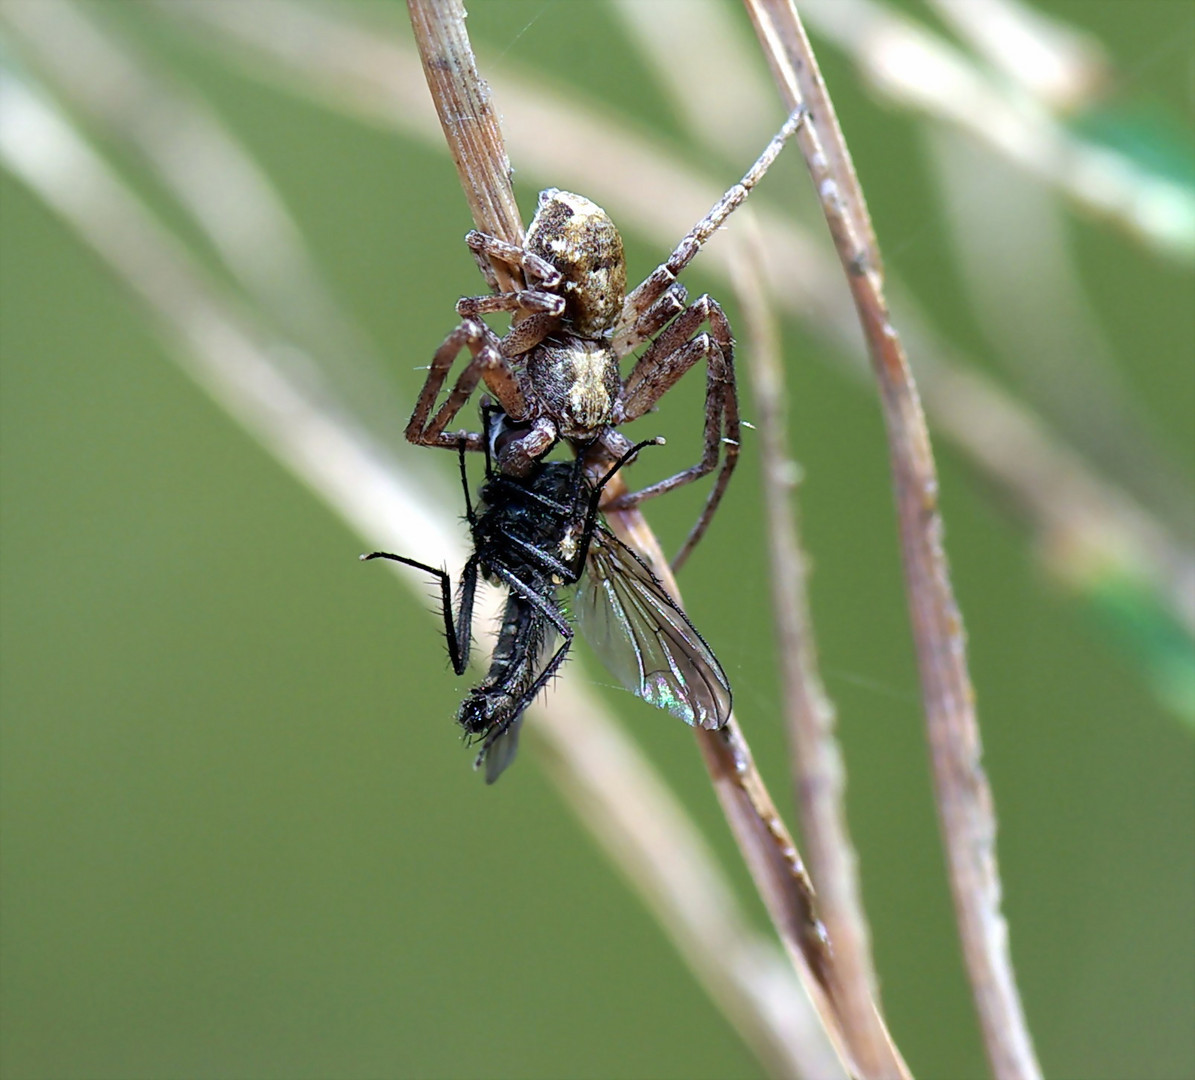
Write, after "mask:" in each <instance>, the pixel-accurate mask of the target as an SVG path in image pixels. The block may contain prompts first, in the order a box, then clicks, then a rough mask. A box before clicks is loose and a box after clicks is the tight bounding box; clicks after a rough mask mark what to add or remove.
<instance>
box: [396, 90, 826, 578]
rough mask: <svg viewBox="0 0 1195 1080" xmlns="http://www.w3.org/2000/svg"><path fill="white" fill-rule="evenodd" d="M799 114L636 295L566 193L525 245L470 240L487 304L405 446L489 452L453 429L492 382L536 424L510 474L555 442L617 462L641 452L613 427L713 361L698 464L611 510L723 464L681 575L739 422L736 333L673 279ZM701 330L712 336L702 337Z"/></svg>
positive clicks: (431, 379) (421, 407)
mask: <svg viewBox="0 0 1195 1080" xmlns="http://www.w3.org/2000/svg"><path fill="white" fill-rule="evenodd" d="M804 118H805V110H804V108H800V109H798V110H797V111H796V112H794V113H793V114H792V115H791V116H790V117H789V118H788V120H787V121H786V122H785V124H784V126H783V127H781V129H780V130H779V131H778V132H777V134H776V135H775V137H774V138H773V139H772V141H771V142H770V143H769V144H768V146H767V148H766V149H765V150H764V152H763V153H762V154H761V155H760V157H759V160H758V161H756V162H755V164H754V165H752V166H751V168H750V169H749V170H748V171H747V174H746V175H745V176H744V177H743V178H742V180H740V181H739V183H737V184H736V185H734V187H732V188H731V189H730V190H729V191H727V192H726V194H725V195H723V196H722V198H721V199H719V200H718V201H717V202H716V203H715V204H714V206H713V208H712V209H711V210H710V212H709V213H708V214H707V215H706V216H705V217H704V218H702V219H701V221H699V222H698V223H697V224H696V225H695V226H693V228H692V229H691V230H690V231H689V233H688V235H686V236H685V237H684V239H683V240H681V242H680V243H679V244H678V245H677V247H676V249H675V250H674V251H673V252H672V254H671V255H670V256H669V257H668V258H667V259H666V260H665V261H664V262H663V263H662V264H661V265H660V266H658V267H657V268H656V269H655V270H654V271H653V272H652V273H651V274H649V275H648V276H647V277H646V278H645V279H644V280H643V282H642V283H641V284H640V285H638V286H637V287H636V288H635V289H633V290H632V291H631V292H630V293H629V294H628V293H627V291H626V281H627V273H626V261H625V259H624V257H623V247H622V238H621V237H620V236H619V234H618V230H617V229H616V228H615V226H614V223H613V222H612V221H611V220H610V217H609V216H608V215H607V214H606V212H605V211H604V210H603V209H602V208H601V207H600V206H597V205H596V204H595V203H593V202H591V201H590V200H589V199H586V198H584V197H583V196H581V195H575V194H572V193H570V192H567V191H561V190H559V189H558V188H548V189H547V190H546V191H543V192H541V193H540V196H539V206H538V209H537V210H536V213H535V216H534V218H533V219H532V221H531V225H530V226H529V228H528V230H527V237H526V240H525V242H524V244H523V246H522V247H519V246H516V245H513V244H509V243H506V242H505V241H503V240H500V239H498V238H497V237H495V236H490V235H489V234H487V233H482V232H477V231H476V230H475V231H473V232H470V233H469V234H468V235H467V236H466V237H465V243H466V244H467V245H468V247H469V249H470V250H471V251H472V252H473V255H474V258H475V259H476V260H477V265H478V267H479V269H480V270H481V273H482V276H483V277H484V278H485V280H486V284H488V285H489V287H490V290H491V295H489V296H474V297H465V298H463V299H462V300H460V301H459V302H458V303H457V305H456V311H457V314H458V315H459V316H460V317H461V323H460V325H459V326H458V327H457V328H456V329H455V330H453V331H452V333H451V334H449V335H448V337H447V338H445V339H444V342H443V344H441V346H440V347H439V348H438V349H437V350H436V353H435V356H434V357H433V359H432V363H431V366H430V368H429V370H428V374H427V379H426V381H425V382H424V384H423V389H422V391H421V392H420V394H419V399H418V401H417V402H416V404H415V409H414V412H413V413H412V415H411V419H410V422H409V423H408V424H407V428H406V437H407V439H408V440H409V441H410V442H412V443H415V444H417V445H421V446H438V447H443V448H445V449H453V450H456V449H457V448H458V447H459V446H461V445H462V442H463V443H464V445H465V446H466V447H467V448H468V449H470V450H481V449H483V441H484V438H483V436H482V435H481V434H479V433H473V432H447V431H445V430H444V429H445V428H446V427H447V425H448V424H449V423H451V421H452V420H453V418H454V417H455V416H456V414H457V413H458V412H459V411H460V409H461V407H462V406H463V405H464V404H465V402H466V401H467V400H468V399H469V397H470V395H471V394H472V393H473V391H474V390H475V389H476V387H477V384H478V382H480V381H484V382H485V384H486V387H487V388H488V389H489V391H490V393H492V394H493V395H494V397H495V398H496V399H497V401H498V403H499V405H500V406H501V408H502V409H503V411H504V412H505V413H506V415H507V416H509V417H511V419H512V420H514V421H516V422H519V423H523V424H525V425H527V427H526V432H525V434H523V435H522V436H521V437H519V438H517V439H513V440H511V441H510V442H509V443H508V444H507V445H506V447H505V448H504V450H503V453H502V454H501V455H500V457H499V459H498V462H497V464H498V467H499V469H500V470H501V471H502V472H505V473H507V474H508V475H512V476H516V477H519V476H526V475H527V474H528V473H529V472H530V471H531V469H532V466H533V465H534V464H535V462H536V461H538V460H539V459H540V458H542V457H543V456H544V455H545V454H547V453H548V451H549V450H550V449H551V448H552V447H553V446H554V445H555V444H556V443H557V442H558V441H559V440H560V439H564V440H566V441H567V442H569V443H570V444H571V445H572V446H573V447H574V449H575V450H576V451H577V452H578V453H582V454H585V456H586V457H587V458H589V459H590V460H600V459H602V458H605V459H606V460H613V459H617V458H621V457H622V456H624V455H625V454H626V453H627V451H628V449H629V448H630V446H631V445H632V444H631V442H630V441H629V440H628V439H627V438H626V437H625V436H624V435H622V434H621V432H619V431H618V430H617V428H618V426H619V425H620V424H623V423H626V422H628V421H631V420H636V419H638V418H639V417H641V416H642V415H643V414H644V413H646V412H648V411H649V410H651V409H653V408H654V407H655V405H656V403H657V402H658V401H659V399H660V398H661V397H662V396H663V394H664V393H666V392H667V391H668V389H669V388H670V387H672V386H673V385H674V384H675V383H676V382H677V381H678V380H679V379H680V378H681V377H682V376H683V375H684V374H685V372H687V371H688V370H689V369H690V368H691V367H693V365H694V364H696V363H697V362H698V361H699V360H703V359H704V361H705V365H706V393H705V426H704V449H703V452H702V455H701V459H700V460H699V461H698V462H697V463H696V464H694V465H691V466H690V467H689V468H687V469H682V470H681V471H680V472H678V473H676V474H675V475H673V476H670V477H668V478H667V479H665V480H660V481H657V482H656V483H654V484H650V485H648V486H647V487H644V488H642V489H640V490H639V491H635V492H630V493H626V494H623V495H620V496H618V497H617V498H616V499H614V500H612V501H611V503H610V504H609V508H612V509H627V508H630V507H633V506H637V505H638V504H639V503H640V502H642V501H643V500H644V499H649V498H653V497H655V496H657V495H662V494H664V493H665V492H668V491H672V490H674V489H675V488H678V487H680V486H682V485H683V484H687V483H690V482H691V481H693V480H696V479H698V478H699V477H702V476H705V475H707V474H708V473H710V472H712V471H713V470H714V468H715V467H716V466H717V464H718V461H719V459H722V468H721V471H720V472H719V473H718V476H717V477H716V479H715V481H714V486H713V488H712V489H711V490H710V493H709V495H708V496H707V498H706V502H705V505H704V506H703V508H702V510H701V512H700V514H699V515H698V518H697V521H696V523H695V524H694V525H693V528H692V529H691V530H690V532H689V535H688V537H687V538H686V539H685V541H684V543H683V544H682V546H681V548H680V550H679V552H678V553H677V555H676V557H675V558H674V559H673V560H672V567H673V570H677V569H679V568H680V566H681V564H682V563H683V562H684V561H685V559H686V558H687V557H688V555H689V553H690V552H691V551H692V549H693V547H694V545H695V544H696V543H697V541H698V540H700V539H701V536H702V534H703V533H704V532H705V530H706V527H707V526H708V525H709V522H710V518H711V517H712V516H713V513H714V511H715V510H716V509H717V506H718V503H719V501H720V500H721V498H722V495H723V492H724V491H725V489H726V485H727V482H728V481H729V479H730V475H731V473H732V472H733V471H734V467H735V464H736V462H737V460H738V454H739V425H740V422H739V406H738V394H737V391H736V387H735V375H734V339H733V338H732V336H731V332H730V324H729V323H728V322H727V319H726V315H725V314H724V312H723V311H722V307H721V305H720V304H719V303H718V302H717V301H716V300H714V299H713V298H712V297H710V296H709V295H708V294H706V295H702V296H701V297H700V298H699V299H698V300H697V301H696V302H694V303H693V304H689V305H687V306H686V302H687V299H688V294H687V291H686V290H685V287H684V286H683V285H681V284H680V283H679V282H678V281H677V275H678V274H679V273H680V272H681V271H682V270H683V269H684V268H685V267H686V266H687V265H688V264H689V262H690V261H691V260H692V259H693V257H694V256H695V255H696V254H697V252H698V251H700V250H701V247H702V245H703V244H705V242H706V241H707V240H708V239H709V238H710V237H711V236H712V235H713V234H714V232H715V230H716V229H718V228H719V226H721V224H722V223H723V222H724V221H725V220H726V218H727V217H729V215H730V214H731V213H732V212H733V211H734V210H735V209H736V208H737V207H739V206H740V205H741V204H742V202H743V201H744V200H745V199H746V198H747V195H748V193H749V192H750V191H751V189H752V188H753V187H754V186H755V184H756V183H757V182H758V181H759V180H760V178H761V177H762V176H763V175H764V173H765V172H767V170H768V167H769V166H770V165H771V164H772V162H773V161H774V160H775V159H776V157H777V156H778V155H779V153H780V150H781V148H782V147H783V145H784V143H785V141H786V140H787V139H788V137H789V136H790V135H792V133H793V132H794V131H796V129H797V128H798V127H799V126H800V124H801V123H802V121H803V120H804ZM491 260H496V261H498V262H501V263H504V264H506V265H507V266H508V267H510V268H511V271H512V273H514V274H516V275H518V274H521V275H522V280H523V282H524V283H525V285H526V287H525V288H516V289H514V290H513V291H508V292H503V291H500V289H499V285H498V280H497V277H496V275H495V273H494V268H493V265H492V262H491ZM495 312H507V313H509V314H510V315H511V323H512V325H511V328H510V330H509V332H508V333H507V334H506V335H505V336H504V337H501V338H500V337H499V336H498V335H497V334H496V333H495V332H494V331H493V330H492V329H491V328H490V327H489V326H488V325H487V324H486V323H485V321H484V320H483V318H482V316H483V315H487V314H491V313H495ZM703 326H708V331H706V332H702V333H698V330H700V328H701V327H703ZM645 344H646V346H647V347H646V348H645V349H644V351H643V352H642V354H641V355H640V356H639V358H638V359H637V360H636V362H635V364H634V366H633V367H632V369H631V372H630V374H628V375H627V376H626V378H625V379H624V378H622V377H621V373H620V370H619V363H620V361H621V360H622V358H623V357H625V356H628V355H629V354H631V353H632V352H634V351H635V350H636V349H638V348H640V347H641V346H643V345H645ZM462 349H468V350H469V353H470V355H471V359H470V361H469V362H468V364H467V365H466V367H465V369H464V370H463V371H462V372H461V374H460V375H459V377H458V378H457V381H456V384H455V385H454V386H453V388H452V390H451V392H450V393H449V394H448V396H447V398H446V399H445V401H444V403H443V404H442V405H441V406H440V408H439V409H438V410H436V411H435V412H434V413H433V409H434V408H435V404H436V400H437V398H438V397H439V394H440V391H441V389H442V388H443V386H444V384H445V382H446V380H447V378H448V372H449V370H450V369H451V367H452V365H453V363H454V362H455V360H456V358H457V356H458V355H460V353H461V350H462ZM722 447H725V452H724V454H723V450H722Z"/></svg>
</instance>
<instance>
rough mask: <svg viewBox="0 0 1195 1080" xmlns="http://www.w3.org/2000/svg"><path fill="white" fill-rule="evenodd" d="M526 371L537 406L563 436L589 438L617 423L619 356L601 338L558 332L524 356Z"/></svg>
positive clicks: (587, 439)
mask: <svg viewBox="0 0 1195 1080" xmlns="http://www.w3.org/2000/svg"><path fill="white" fill-rule="evenodd" d="M527 375H528V377H529V381H530V384H531V385H532V386H534V387H535V396H536V400H537V402H538V403H539V405H540V406H541V407H542V408H543V409H544V411H545V412H546V413H547V414H548V415H549V416H553V417H555V418H556V426H557V428H558V429H559V432H560V434H561V435H562V436H563V437H564V438H566V439H578V440H581V441H586V442H587V441H589V440H590V439H592V438H593V436H594V432H597V431H600V430H602V428H603V427H605V426H606V425H608V424H613V423H616V422H617V421H616V417H615V405H616V403H617V402H618V397H619V392H620V391H621V390H622V379H621V377H620V376H619V372H618V357H617V356H615V355H614V351H613V350H612V349H611V348H610V346H609V344H607V343H606V342H605V341H594V340H591V339H589V338H581V337H574V336H572V335H563V334H562V335H559V336H558V337H555V338H549V339H548V340H547V341H545V342H544V343H543V344H542V345H540V346H539V348H538V349H536V350H535V351H534V352H532V353H529V354H528V360H527Z"/></svg>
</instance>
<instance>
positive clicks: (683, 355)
mask: <svg viewBox="0 0 1195 1080" xmlns="http://www.w3.org/2000/svg"><path fill="white" fill-rule="evenodd" d="M703 323H708V324H709V328H710V329H709V333H708V334H699V335H698V336H697V337H691V336H690V335H692V334H693V332H694V331H695V330H696V329H697V328H698V327H699V326H701V325H702V324H703ZM703 357H704V358H705V362H706V390H705V438H704V447H703V450H702V455H701V459H700V460H699V461H698V462H697V463H696V464H695V465H691V466H690V467H689V468H687V469H682V470H681V471H680V472H678V473H676V474H675V475H674V476H670V477H668V478H667V479H665V480H660V481H658V482H657V483H654V484H650V485H649V486H647V487H645V488H642V489H641V490H639V491H635V492H629V493H628V494H625V495H622V496H620V497H619V498H617V499H614V500H613V501H612V502H611V503H610V504H609V505H610V508H611V509H618V510H621V509H626V508H629V507H632V506H637V505H638V504H639V503H640V502H642V501H643V500H644V499H650V498H654V497H655V496H657V495H663V494H664V493H665V492H668V491H672V490H674V489H675V488H678V487H681V486H682V485H684V484H688V483H690V482H692V481H693V480H696V479H698V478H699V477H702V476H705V475H706V474H707V473H710V472H712V471H713V470H714V468H715V466H716V465H717V464H718V460H719V458H721V459H722V468H721V470H720V471H719V473H718V476H717V478H716V479H715V481H714V486H713V488H712V489H711V490H710V493H709V495H708V497H707V498H706V501H705V506H704V507H702V510H701V513H700V514H699V515H698V517H697V521H696V522H695V524H694V525H693V528H692V529H691V530H690V532H689V535H688V537H686V539H685V542H684V543H683V544H682V545H681V548H680V550H679V551H678V552H677V554H676V556H675V558H673V560H672V568H673V570H674V571H676V570H679V569H680V567H681V566H682V565H683V564H684V562H685V560H686V559H687V558H688V557H689V553H690V552H691V551H692V550H693V547H694V546H695V545H696V544H697V541H698V540H700V539H701V537H702V535H703V534H704V533H705V530H706V528H707V527H708V526H709V523H710V519H711V518H712V517H713V516H714V511H715V510H717V508H718V503H719V502H721V500H722V496H723V494H724V493H725V491H726V485H727V483H728V482H729V481H730V475H731V473H732V472H734V467H735V465H736V464H737V463H738V457H739V402H738V389H737V387H736V384H735V373H734V339H733V338H732V337H731V333H730V324H729V322H728V321H727V319H726V315H725V313H724V312H723V311H722V307H721V305H719V304H718V302H717V301H716V300H714V299H712V298H711V297H709V296H702V297H700V298H699V299H698V300H697V302H696V303H694V304H693V305H692V306H691V307H689V308H687V309H686V310H685V311H684V312H683V313H682V314H681V315H680V316H679V317H678V318H677V319H676V320H675V321H674V322H673V323H672V325H671V326H669V327H668V328H667V329H666V330H665V331H664V332H663V333H661V334H660V336H659V337H657V338H656V340H655V341H654V342H652V344H651V346H650V347H649V348H648V350H647V351H646V352H645V353H644V354H643V356H641V357H640V359H639V362H638V363H637V364H636V365H635V367H634V368H633V369H632V371H631V373H630V375H628V376H627V378H626V381H625V383H624V384H623V416H624V419H625V420H628V421H629V420H634V419H636V418H638V417H640V416H642V415H643V414H644V413H645V412H647V411H648V410H649V409H651V408H652V407H653V406H655V404H656V402H657V401H659V399H660V398H661V397H662V396H663V395H664V394H665V393H666V392H667V391H668V390H669V389H670V388H671V387H672V386H673V385H675V383H676V382H677V381H678V380H679V379H680V378H681V377H682V376H683V375H684V374H685V372H686V371H688V370H689V368H691V367H692V366H693V365H694V364H695V363H697V361H698V360H700V359H702V358H703ZM723 447H725V452H723Z"/></svg>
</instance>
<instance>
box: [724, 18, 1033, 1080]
mask: <svg viewBox="0 0 1195 1080" xmlns="http://www.w3.org/2000/svg"><path fill="white" fill-rule="evenodd" d="M747 9H748V12H749V13H750V15H751V19H752V22H753V23H754V25H755V28H756V33H757V34H758V35H759V38H760V41H761V42H762V44H763V46H764V49H765V51H766V53H767V55H768V58H769V63H770V64H771V66H772V70H773V73H774V75H775V76H776V81H777V84H778V86H779V89H780V93H781V96H782V98H783V99H784V101H785V102H786V104H787V105H788V107H789V108H795V107H796V106H797V105H798V104H800V103H801V102H802V101H804V102H806V103H807V104H808V105H809V107H810V110H811V114H812V121H811V123H809V124H806V125H805V126H804V127H803V128H802V130H801V131H800V132H798V134H797V139H798V142H799V144H800V146H801V149H802V151H803V152H804V154H805V159H806V162H807V164H808V166H809V171H810V174H811V175H812V177H813V181H814V185H815V188H816V190H817V192H818V196H819V198H820V200H821V204H822V209H823V212H824V213H825V216H826V221H827V223H828V225H829V227H830V234H831V236H832V237H833V240H834V245H835V248H836V249H837V251H838V255H839V258H840V259H841V261H842V264H843V269H844V270H845V272H846V277H847V282H848V284H849V286H850V290H851V296H852V298H853V299H854V302H855V307H856V310H857V312H858V316H859V321H860V323H861V325H862V328H863V334H864V338H865V340H866V342H867V347H868V353H869V355H870V357H871V361H872V368H873V371H874V373H875V377H876V381H877V383H878V385H879V389H880V401H881V405H882V409H883V413H884V420H885V426H886V428H887V432H888V447H889V455H890V459H891V463H892V471H893V482H894V486H895V494H896V506H897V517H898V521H899V530H900V542H901V552H902V556H903V564H904V572H905V585H906V592H907V594H908V598H909V609H910V613H911V616H912V625H913V636H914V644H915V647H916V650H917V657H918V665H919V668H920V673H921V685H922V694H923V698H924V703H925V712H926V725H927V730H928V736H929V745H930V758H931V762H932V768H933V776H934V787H935V792H936V796H937V805H938V816H939V823H940V826H941V829H942V835H943V841H944V844H945V848H946V854H947V864H948V867H949V874H950V883H951V891H952V893H953V896H954V905H955V915H956V918H957V920H958V924H959V932H960V935H961V938H962V943H963V954H964V958H965V960H966V967H967V972H968V975H969V977H970V980H971V987H972V993H973V995H974V998H975V1003H976V1007H977V1010H978V1013H979V1020H980V1027H981V1029H982V1033H983V1039H984V1045H985V1047H986V1050H987V1055H988V1060H989V1062H990V1064H991V1067H992V1070H993V1072H994V1073H995V1075H996V1077H997V1078H998V1080H1014V1078H1018V1080H1029V1078H1033V1077H1038V1076H1040V1075H1041V1070H1040V1068H1039V1066H1038V1063H1037V1060H1036V1057H1035V1056H1034V1052H1033V1045H1032V1041H1031V1039H1030V1036H1029V1030H1028V1027H1027V1026H1026V1023H1025V1018H1024V1013H1023V1010H1022V1007H1021V1002H1020V997H1019V994H1018V992H1017V987H1016V980H1015V978H1014V975H1013V971H1012V961H1011V958H1010V956H1009V952H1008V927H1007V924H1006V923H1005V921H1004V918H1003V915H1002V914H1001V912H1000V881H999V876H998V872H997V868H996V858H995V831H996V824H995V812H994V808H993V803H992V794H991V789H990V788H989V786H988V782H987V777H986V776H985V774H984V772H983V768H982V766H981V764H980V738H979V725H978V722H977V719H976V714H975V697H974V691H973V689H972V686H971V679H970V675H969V673H968V670H967V661H966V638H965V634H964V630H963V624H962V617H961V615H960V613H959V610H958V607H957V604H956V603H955V599H954V592H953V589H952V587H951V584H950V575H949V571H948V568H947V564H946V555H945V552H944V550H943V547H942V519H941V515H940V513H939V511H938V479H937V471H936V468H935V465H934V459H933V453H932V450H931V448H930V442H929V433H928V431H927V429H926V426H925V417H924V414H923V413H922V410H921V402H920V399H919V397H918V394H917V389H916V386H915V384H914V383H913V378H912V373H911V372H910V370H909V367H908V363H907V360H906V357H905V354H904V350H903V348H902V346H901V343H900V337H899V335H898V334H897V332H896V329H895V327H894V326H893V325H892V323H891V321H890V319H889V314H888V308H887V303H886V301H885V299H884V294H883V279H882V275H881V273H880V270H879V267H878V264H877V263H876V262H874V260H873V259H872V257H871V254H870V250H869V249H870V239H871V231H870V228H867V229H864V230H863V231H860V230H859V229H857V228H856V222H857V221H860V220H862V221H864V222H866V221H867V220H868V214H867V208H866V205H865V204H864V202H863V195H862V192H861V191H860V189H859V184H858V180H857V179H856V177H855V175H854V172H853V170H851V169H849V168H846V167H844V162H845V161H846V160H847V158H846V155H845V152H844V151H843V150H841V149H839V148H838V147H839V146H840V144H841V143H842V133H841V129H840V128H839V126H838V122H837V120H836V118H835V116H834V113H833V108H832V106H831V104H830V100H829V96H828V95H827V93H826V89H825V84H824V82H823V81H822V78H821V73H820V71H819V69H818V66H817V61H816V59H815V57H814V55H813V51H812V49H811V48H810V45H809V41H808V38H807V37H806V35H805V31H804V27H802V25H801V22H800V18H799V16H798V15H797V11H796V8H795V7H794V6H793V4H792V2H791V0H747Z"/></svg>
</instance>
